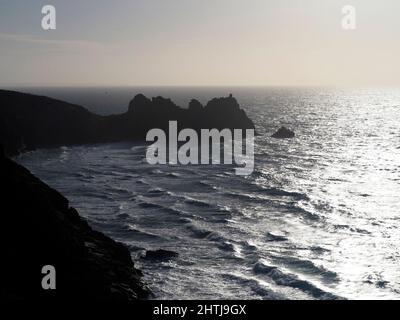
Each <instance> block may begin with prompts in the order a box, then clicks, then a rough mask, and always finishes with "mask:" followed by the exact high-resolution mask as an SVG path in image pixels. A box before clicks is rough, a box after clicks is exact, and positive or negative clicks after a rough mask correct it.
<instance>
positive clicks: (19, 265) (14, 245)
mask: <svg viewBox="0 0 400 320" xmlns="http://www.w3.org/2000/svg"><path fill="white" fill-rule="evenodd" d="M0 194H1V204H0V206H1V225H0V226H1V232H0V237H1V238H0V252H1V261H2V262H1V264H0V265H1V267H0V277H1V279H0V282H1V286H0V297H1V299H2V300H3V301H4V300H9V299H27V298H28V299H30V300H32V299H43V298H46V299H48V298H54V299H68V300H71V299H78V300H81V299H85V300H87V299H114V300H134V299H139V298H144V297H146V296H147V294H148V290H147V289H146V287H145V286H144V285H143V284H142V282H141V273H140V271H139V270H137V269H135V268H134V265H133V262H132V260H131V256H130V253H129V251H128V249H127V248H126V247H124V246H123V245H122V244H120V243H117V242H115V241H114V240H112V239H111V238H109V237H107V236H105V235H104V234H102V233H100V232H97V231H94V230H93V229H92V228H91V227H90V226H89V225H88V223H87V222H86V221H85V220H83V219H82V218H81V217H80V216H79V214H78V213H77V211H76V210H75V209H74V208H72V207H70V206H69V204H68V200H67V199H66V198H64V197H63V196H62V195H61V194H60V193H58V192H57V191H56V190H54V189H52V188H50V187H49V186H47V185H46V184H45V183H43V182H42V181H40V180H39V179H38V178H36V177H35V176H33V175H32V174H31V173H30V172H29V171H28V170H27V169H25V168H24V167H22V166H20V165H18V164H17V163H15V162H14V161H12V160H10V159H9V158H7V157H5V156H4V154H3V152H2V151H1V150H0ZM45 265H52V266H54V267H55V269H56V289H55V290H43V288H42V286H41V280H42V277H43V276H44V275H42V273H41V270H42V267H43V266H45Z"/></svg>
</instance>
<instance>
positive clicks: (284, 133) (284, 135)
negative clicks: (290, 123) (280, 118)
mask: <svg viewBox="0 0 400 320" xmlns="http://www.w3.org/2000/svg"><path fill="white" fill-rule="evenodd" d="M294 136H295V133H294V132H293V131H292V130H289V129H288V128H286V127H280V128H279V130H278V131H277V132H275V133H274V134H273V135H272V136H271V137H272V138H276V139H289V138H294Z"/></svg>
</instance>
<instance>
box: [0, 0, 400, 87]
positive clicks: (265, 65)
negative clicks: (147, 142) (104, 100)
mask: <svg viewBox="0 0 400 320" xmlns="http://www.w3.org/2000/svg"><path fill="white" fill-rule="evenodd" d="M48 4H50V5H53V6H54V7H55V8H56V23H57V24H56V30H43V29H42V27H41V20H42V18H43V16H44V15H43V14H42V13H41V10H42V7H43V6H44V5H48ZM345 5H352V6H354V7H355V9H356V29H354V30H344V29H343V27H342V19H343V16H344V14H343V13H342V8H343V6H345ZM399 18H400V1H398V0H381V1H377V0H347V1H346V0H323V1H322V0H79V1H78V0H68V1H66V0H63V1H61V0H45V1H37V0H30V1H22V0H0V86H3V87H4V86H15V85H20V86H83V85H87V86H92V85H93V86H96V85H101V86H103V85H104V86H139V85H149V86H159V85H165V86H400V58H399V57H400V41H399V39H400V19H399Z"/></svg>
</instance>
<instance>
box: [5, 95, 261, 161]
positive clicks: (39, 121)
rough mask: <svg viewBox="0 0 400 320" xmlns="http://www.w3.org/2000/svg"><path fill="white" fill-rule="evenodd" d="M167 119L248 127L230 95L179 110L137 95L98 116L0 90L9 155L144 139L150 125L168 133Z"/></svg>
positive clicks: (184, 124)
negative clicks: (111, 112) (123, 105)
mask: <svg viewBox="0 0 400 320" xmlns="http://www.w3.org/2000/svg"><path fill="white" fill-rule="evenodd" d="M171 120H175V121H177V122H178V130H181V129H184V128H191V129H194V130H197V131H199V130H200V129H212V128H216V129H219V130H221V129H225V128H228V129H254V124H253V122H252V121H251V120H250V119H249V118H248V116H247V115H246V113H245V112H244V110H242V109H241V108H240V106H239V104H238V102H237V101H236V99H235V98H234V97H232V95H230V96H229V97H224V98H214V99H212V100H211V101H209V102H208V103H207V104H206V105H205V106H203V105H202V104H201V103H200V102H199V101H197V100H194V99H193V100H191V101H190V103H189V106H188V108H186V109H185V108H181V107H178V106H177V105H176V104H174V103H173V102H172V101H171V100H170V99H166V98H163V97H155V98H152V99H148V98H147V97H145V96H144V95H142V94H138V95H136V96H135V97H134V98H133V99H132V100H131V102H130V103H129V107H128V110H127V112H125V113H123V114H117V115H109V116H100V115H97V114H94V113H92V112H90V111H88V110H87V109H85V108H84V107H82V106H78V105H74V104H70V103H67V102H64V101H60V100H56V99H51V98H48V97H44V96H37V95H31V94H26V93H20V92H14V91H5V90H0V143H2V144H3V146H4V148H5V150H6V153H7V154H9V155H16V154H18V153H20V152H24V151H27V150H34V149H37V148H51V147H59V146H69V145H79V144H90V143H108V142H118V141H138V140H141V141H144V140H145V138H146V134H147V132H148V131H149V130H150V129H152V128H160V129H163V130H164V131H165V132H168V122H169V121H171Z"/></svg>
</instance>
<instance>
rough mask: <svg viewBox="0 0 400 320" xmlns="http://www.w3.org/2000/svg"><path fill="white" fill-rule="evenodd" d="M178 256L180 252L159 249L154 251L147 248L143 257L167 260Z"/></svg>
mask: <svg viewBox="0 0 400 320" xmlns="http://www.w3.org/2000/svg"><path fill="white" fill-rule="evenodd" d="M177 256H178V253H176V252H174V251H169V250H163V249H158V250H154V251H152V250H147V251H146V255H145V256H144V257H143V259H145V260H154V261H165V260H171V259H172V258H175V257H177Z"/></svg>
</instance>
